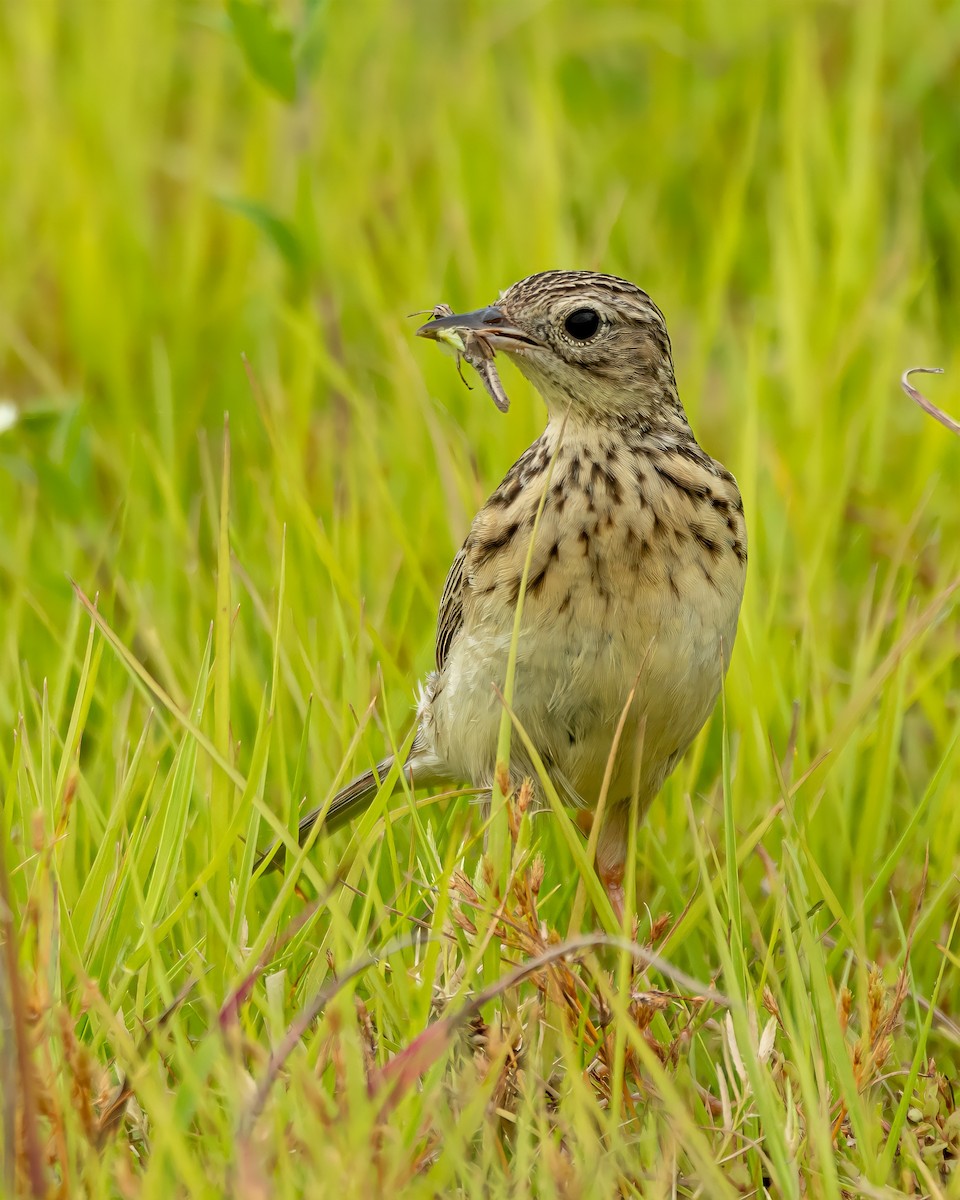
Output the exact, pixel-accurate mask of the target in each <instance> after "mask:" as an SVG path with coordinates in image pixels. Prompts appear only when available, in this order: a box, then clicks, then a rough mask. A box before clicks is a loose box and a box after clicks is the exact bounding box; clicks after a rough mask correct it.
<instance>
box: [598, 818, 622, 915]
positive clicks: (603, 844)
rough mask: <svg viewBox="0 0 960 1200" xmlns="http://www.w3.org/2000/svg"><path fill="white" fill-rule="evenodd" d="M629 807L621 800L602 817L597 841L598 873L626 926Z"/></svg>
mask: <svg viewBox="0 0 960 1200" xmlns="http://www.w3.org/2000/svg"><path fill="white" fill-rule="evenodd" d="M629 820H630V805H629V803H623V802H622V801H621V802H619V803H616V804H612V805H610V807H609V808H608V809H607V811H606V812H605V813H604V815H603V825H602V827H601V829H600V837H599V838H598V839H597V874H598V875H599V876H600V882H601V883H602V884H603V888H604V891H605V892H606V893H607V896H608V898H609V900H610V903H611V905H612V906H613V911H614V912H615V913H616V916H617V920H618V921H619V922H620V924H621V925H622V924H623V910H624V899H625V897H624V891H623V877H624V874H625V873H626V864H627V823H628V822H629Z"/></svg>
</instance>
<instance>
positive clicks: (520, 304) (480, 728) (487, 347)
mask: <svg viewBox="0 0 960 1200" xmlns="http://www.w3.org/2000/svg"><path fill="white" fill-rule="evenodd" d="M434 311H435V312H437V311H440V312H444V313H446V312H448V310H447V309H446V308H445V306H438V310H434ZM417 332H418V333H419V334H420V335H421V336H423V337H426V338H432V339H436V340H442V341H446V342H452V343H453V344H454V346H455V347H460V348H462V349H463V350H464V353H465V356H466V358H467V361H468V362H472V363H473V365H477V364H478V363H481V364H486V366H487V368H489V367H490V365H491V359H492V357H493V354H499V353H503V354H506V355H507V356H508V357H509V358H511V359H512V360H513V361H514V362H515V363H516V365H517V366H518V367H519V368H520V370H521V372H522V373H523V374H524V375H525V376H526V377H527V378H528V379H529V380H530V381H531V382H532V383H533V385H534V386H535V387H536V388H537V390H538V391H539V392H540V394H541V395H542V397H543V399H544V401H545V402H546V406H547V411H548V415H549V420H548V423H547V427H546V429H545V430H544V432H543V433H542V434H541V436H540V437H539V438H537V440H536V441H535V442H534V443H533V445H532V446H530V448H529V449H528V450H527V451H526V452H525V453H524V454H522V455H521V456H520V458H519V459H518V460H517V461H516V462H515V463H514V465H513V466H512V467H511V468H510V470H509V471H508V472H507V474H506V476H505V478H504V480H503V482H502V483H501V484H500V486H499V487H498V488H497V489H496V491H495V492H494V493H493V495H492V496H491V497H490V499H489V500H488V501H487V502H486V504H485V505H484V506H483V508H482V509H481V510H480V512H479V513H478V514H477V516H476V518H475V519H474V521H473V524H472V526H471V528H470V532H469V533H468V535H467V539H466V541H465V542H464V544H463V547H462V549H461V550H460V552H459V553H458V554H457V556H456V558H454V560H453V565H452V567H451V568H450V573H449V575H448V577H447V582H446V586H445V587H444V589H443V596H442V598H441V601H440V615H439V619H438V623H437V637H436V663H437V669H436V670H435V671H434V672H433V673H432V674H430V675H429V676H428V678H427V680H426V682H425V684H424V686H423V689H422V694H421V699H420V703H419V707H418V712H417V718H418V727H417V733H416V737H415V739H414V741H413V744H412V746H411V749H410V752H409V754H408V756H407V759H406V762H405V763H404V771H405V773H406V774H407V775H408V776H412V779H413V782H414V784H415V785H416V786H417V787H422V786H431V785H435V784H439V783H449V782H453V781H457V782H462V781H468V782H469V783H471V784H472V785H474V786H475V787H478V788H489V787H491V786H492V783H493V779H494V769H495V764H496V746H497V732H498V728H499V724H500V718H501V713H502V711H503V708H502V700H501V698H500V695H499V693H498V689H499V688H502V687H503V683H504V678H505V675H506V671H507V659H508V654H509V650H510V644H511V637H512V635H513V627H514V616H515V612H516V607H517V603H518V599H519V597H520V593H521V583H522V577H523V571H524V564H525V561H526V558H527V553H528V550H529V548H530V539H531V537H532V536H533V535H534V524H535V520H536V514H537V510H538V508H539V506H540V502H541V499H542V498H543V497H544V489H545V487H548V491H547V494H546V497H545V499H544V504H543V508H542V511H541V514H540V518H539V521H538V522H537V523H536V533H535V539H534V545H533V557H532V560H531V566H530V569H529V572H528V576H527V583H526V588H525V591H524V599H523V610H522V621H521V625H520V631H519V641H518V651H517V665H516V674H515V680H514V692H513V711H514V713H515V714H516V718H517V721H518V722H519V724H520V725H521V726H522V727H523V728H524V729H525V731H526V732H527V734H528V735H529V738H530V740H531V741H532V743H533V745H534V746H535V748H536V750H537V752H538V754H539V757H540V759H541V760H542V763H543V765H544V767H545V769H546V772H547V774H548V775H549V777H550V779H551V780H552V782H553V784H554V785H555V786H556V788H557V790H558V793H559V794H560V796H561V797H562V798H563V799H564V801H565V802H566V803H568V804H570V805H571V806H575V807H582V808H595V807H596V806H597V803H598V798H599V797H600V794H601V790H602V787H603V781H604V776H605V772H608V773H609V782H608V785H607V790H606V793H605V806H604V814H603V818H602V825H601V828H600V831H599V838H598V841H597V870H598V873H599V875H600V877H601V879H602V881H603V884H604V886H605V888H606V890H607V893H608V895H609V896H610V899H611V902H612V903H613V906H614V909H615V910H616V911H617V913H618V914H620V915H622V911H623V877H624V867H625V859H626V847H627V840H628V825H629V821H630V814H631V811H632V812H635V813H639V814H642V813H643V812H644V810H645V808H646V806H647V805H648V804H649V802H650V801H651V800H652V799H653V797H654V796H655V795H656V794H657V792H658V791H659V790H660V787H661V785H662V784H663V781H664V780H665V779H666V777H667V776H668V775H669V773H670V772H671V771H672V770H673V768H674V766H675V765H676V763H677V761H678V760H679V758H680V756H681V755H682V754H683V752H684V750H685V749H686V748H687V747H688V746H689V744H690V742H691V741H692V740H693V738H694V737H695V736H696V734H697V733H698V731H699V730H700V728H701V727H702V726H703V724H704V722H705V721H706V719H707V717H708V716H709V715H710V712H711V710H712V709H713V706H714V704H715V702H716V699H717V696H718V694H719V691H720V687H721V683H722V680H723V676H724V673H725V672H726V669H727V666H728V664H729V661H730V653H731V650H732V649H733V642H734V637H735V635H736V630H737V618H738V614H739V611H740V600H741V597H742V594H743V585H744V577H745V573H746V564H747V551H746V529H745V526H744V518H743V505H742V502H741V499H740V493H739V491H738V489H737V484H736V481H735V480H734V478H733V476H732V475H731V474H730V472H729V471H727V470H726V468H724V467H723V466H721V464H720V463H718V462H716V461H715V460H714V459H712V458H711V457H710V456H709V455H708V454H707V453H706V452H705V451H704V450H702V449H701V448H700V446H699V445H698V444H697V442H696V439H695V438H694V436H693V433H692V431H691V429H690V425H689V423H688V421H687V417H686V414H685V412H684V410H683V406H682V405H681V403H680V398H679V396H678V393H677V385H676V380H675V378H674V369H673V357H672V351H671V346H670V339H669V337H668V335H667V329H666V324H665V322H664V319H663V314H662V313H661V312H660V310H659V308H657V306H656V305H655V304H654V303H653V301H652V300H651V299H650V297H649V296H648V295H647V294H646V292H643V291H641V289H640V288H638V287H636V286H635V285H634V284H632V283H628V282H627V281H626V280H623V279H618V278H616V277H614V276H612V275H601V274H596V273H594V272H590V271H547V272H544V273H543V274H539V275H531V276H530V277H529V278H527V279H522V280H521V281H520V282H519V283H516V284H514V285H513V286H512V287H511V288H508V289H507V290H506V291H505V292H503V293H502V294H501V296H500V298H499V300H498V301H497V302H496V303H495V304H494V305H492V306H490V307H488V308H483V309H478V310H477V311H475V312H468V313H465V314H462V315H457V314H450V315H444V316H440V317H439V319H435V320H432V321H429V322H428V323H427V324H426V325H424V326H422V327H421V328H420V329H419V330H418V331H417ZM494 377H495V372H494ZM497 383H498V384H499V380H497ZM489 386H490V385H489V383H488V388H489ZM491 394H494V391H491ZM500 394H501V396H502V390H501V393H500ZM495 398H496V396H495ZM498 403H499V401H498ZM631 693H632V694H633V698H632V700H630V695H631ZM628 700H629V707H628ZM624 714H626V720H625V723H624V724H623V725H622V728H621V736H620V737H619V739H617V738H616V737H615V733H616V731H617V728H618V725H621V719H622V718H623V717H624ZM516 741H517V739H514V743H516ZM392 765H393V758H392V757H387V758H385V759H384V760H383V761H382V762H381V763H379V764H378V766H377V767H376V770H375V771H366V772H365V773H364V774H363V775H360V776H359V777H358V778H357V779H355V780H354V781H353V782H352V783H350V784H348V785H347V786H346V787H345V788H343V790H342V791H341V792H339V794H338V795H337V796H335V797H334V799H333V801H332V802H331V803H330V805H329V807H328V808H327V811H326V815H325V817H324V821H325V824H326V825H329V826H336V825H339V824H342V823H343V822H344V821H347V820H349V819H350V818H351V817H352V816H353V814H354V813H356V812H357V811H358V810H359V809H362V808H364V807H365V806H366V805H367V804H368V803H369V802H370V801H371V799H372V798H373V797H374V796H375V795H376V793H377V791H378V788H379V783H378V780H382V779H383V778H384V776H385V775H386V774H387V772H388V771H389V770H390V768H391V766H392ZM510 769H511V775H512V776H513V780H514V782H519V781H520V780H522V779H524V778H531V779H534V781H535V777H536V773H535V772H534V770H533V767H532V765H531V761H530V758H529V756H528V755H527V754H526V753H525V752H524V750H523V748H522V747H520V746H516V745H515V749H513V750H512V751H511V763H510ZM321 815H322V810H315V811H314V812H311V813H310V814H308V815H307V816H306V817H304V818H303V820H302V821H301V822H300V839H301V842H302V841H303V840H304V838H305V837H306V835H307V833H308V832H309V831H310V829H311V828H312V826H313V825H314V824H315V823H316V821H317V819H318V817H319V816H321Z"/></svg>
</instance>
